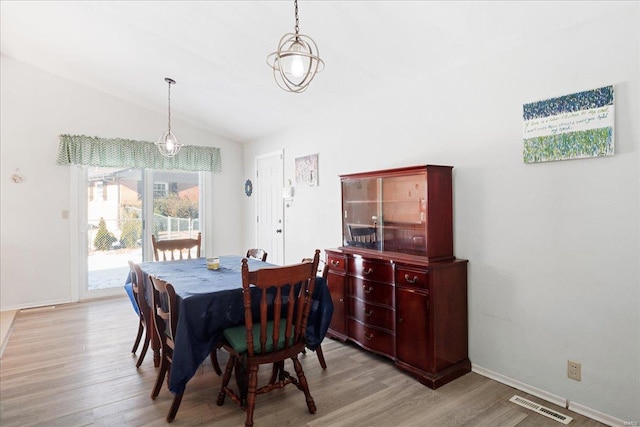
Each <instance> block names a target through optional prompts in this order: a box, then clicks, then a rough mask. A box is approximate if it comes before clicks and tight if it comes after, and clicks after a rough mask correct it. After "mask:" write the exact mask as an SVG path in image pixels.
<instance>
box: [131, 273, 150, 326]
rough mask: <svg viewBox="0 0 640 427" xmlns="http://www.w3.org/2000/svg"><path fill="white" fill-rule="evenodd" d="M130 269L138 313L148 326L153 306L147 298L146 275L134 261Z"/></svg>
mask: <svg viewBox="0 0 640 427" xmlns="http://www.w3.org/2000/svg"><path fill="white" fill-rule="evenodd" d="M129 268H130V269H131V287H132V289H133V295H134V296H135V299H136V304H137V305H138V312H139V313H140V317H142V319H143V320H144V321H145V324H147V323H146V322H148V321H149V320H151V306H150V305H149V303H148V302H147V298H146V294H147V284H146V283H145V281H144V274H143V273H142V269H141V268H140V266H139V265H138V264H136V263H134V262H133V261H129Z"/></svg>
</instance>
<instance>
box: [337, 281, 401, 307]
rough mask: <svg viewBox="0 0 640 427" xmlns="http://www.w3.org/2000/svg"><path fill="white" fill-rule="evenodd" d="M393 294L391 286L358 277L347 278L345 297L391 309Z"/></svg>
mask: <svg viewBox="0 0 640 427" xmlns="http://www.w3.org/2000/svg"><path fill="white" fill-rule="evenodd" d="M393 293H394V292H393V285H389V284H387V283H380V282H373V281H371V280H363V279H360V278H359V277H349V278H348V283H347V295H349V296H352V297H355V298H359V299H361V300H362V301H365V302H368V303H374V304H383V305H386V306H389V307H393Z"/></svg>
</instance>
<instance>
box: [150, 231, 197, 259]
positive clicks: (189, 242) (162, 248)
mask: <svg viewBox="0 0 640 427" xmlns="http://www.w3.org/2000/svg"><path fill="white" fill-rule="evenodd" d="M151 243H152V244H153V256H154V257H155V259H156V261H160V253H162V261H169V260H170V261H174V260H176V259H185V258H186V259H190V258H193V257H192V256H191V251H192V250H193V249H195V251H196V256H195V257H196V258H200V246H201V244H202V234H201V233H198V237H197V238H195V239H167V240H158V239H157V238H156V236H155V235H151Z"/></svg>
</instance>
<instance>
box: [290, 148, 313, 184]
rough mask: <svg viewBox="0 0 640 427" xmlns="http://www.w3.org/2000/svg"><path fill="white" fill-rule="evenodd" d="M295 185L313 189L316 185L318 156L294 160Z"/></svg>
mask: <svg viewBox="0 0 640 427" xmlns="http://www.w3.org/2000/svg"><path fill="white" fill-rule="evenodd" d="M295 161H296V185H298V186H309V187H315V186H317V185H318V154H317V153H316V154H311V155H308V156H304V157H298V158H297V159H296V160H295Z"/></svg>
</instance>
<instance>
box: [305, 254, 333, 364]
mask: <svg viewBox="0 0 640 427" xmlns="http://www.w3.org/2000/svg"><path fill="white" fill-rule="evenodd" d="M312 261H313V259H311V258H302V262H312ZM318 272H319V270H318ZM328 273H329V266H328V265H327V264H325V266H324V268H323V269H322V279H323V280H324V281H325V283H326V282H327V274H328ZM312 351H315V352H316V356H318V362H320V367H321V368H322V369H327V362H325V360H324V353H323V352H322V344H320V345H319V346H318V348H316V349H315V350H312ZM302 352H303V353H304V354H306V353H307V351H306V349H305V350H303V351H302Z"/></svg>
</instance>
